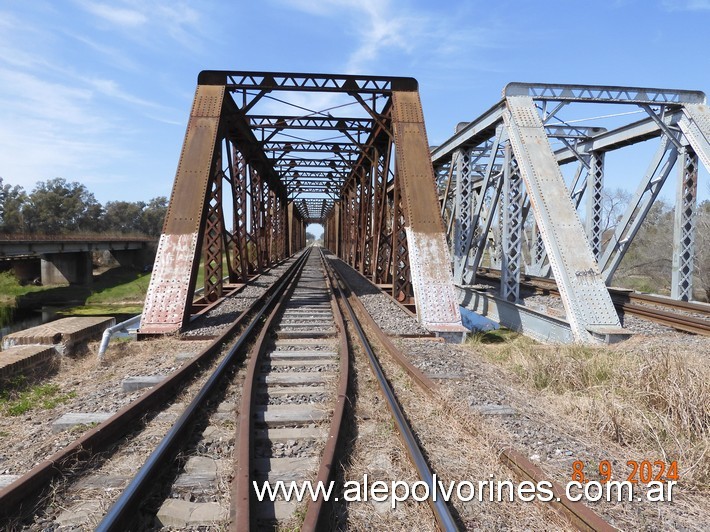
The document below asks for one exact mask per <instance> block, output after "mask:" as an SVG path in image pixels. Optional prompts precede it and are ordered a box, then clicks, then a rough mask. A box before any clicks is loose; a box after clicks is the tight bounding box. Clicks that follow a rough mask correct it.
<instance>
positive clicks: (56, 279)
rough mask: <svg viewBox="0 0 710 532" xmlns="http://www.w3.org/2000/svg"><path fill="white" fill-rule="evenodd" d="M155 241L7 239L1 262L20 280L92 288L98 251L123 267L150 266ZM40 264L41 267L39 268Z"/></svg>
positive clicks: (4, 238) (86, 237)
mask: <svg viewBox="0 0 710 532" xmlns="http://www.w3.org/2000/svg"><path fill="white" fill-rule="evenodd" d="M155 243H156V241H155V240H153V239H149V238H144V237H142V238H141V237H138V238H135V237H108V236H103V235H56V236H52V235H3V236H2V237H1V238H0V260H10V261H12V263H13V268H14V269H15V273H16V275H17V277H18V278H19V279H22V280H31V279H34V278H37V277H39V278H40V279H41V281H42V284H64V283H70V284H91V279H92V261H91V254H92V252H94V251H110V252H111V254H112V255H113V257H114V258H115V259H116V261H117V262H118V263H119V264H121V265H122V266H134V267H141V266H144V265H146V264H147V263H148V262H150V257H149V255H150V251H149V248H150V247H151V246H154V245H155ZM38 261H39V265H38Z"/></svg>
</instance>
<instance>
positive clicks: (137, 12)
mask: <svg viewBox="0 0 710 532" xmlns="http://www.w3.org/2000/svg"><path fill="white" fill-rule="evenodd" d="M74 1H75V3H76V4H77V5H78V6H79V7H80V8H81V9H83V10H84V11H86V12H87V13H90V14H91V15H93V16H94V17H96V18H97V19H98V21H99V22H101V23H103V24H108V28H109V29H112V30H115V31H118V32H122V34H123V35H124V36H126V37H127V38H129V39H132V40H135V41H139V42H142V43H144V44H145V45H153V46H164V44H165V42H164V37H165V36H167V37H168V38H169V39H170V40H172V41H174V42H177V43H178V44H180V45H181V46H183V47H184V48H187V49H193V48H195V47H199V46H200V38H202V37H204V36H205V35H207V33H206V31H205V29H204V27H205V26H206V25H204V24H202V23H203V22H204V21H203V18H202V15H201V13H200V11H198V10H197V9H195V8H193V7H191V6H190V5H189V4H188V3H187V2H185V1H171V0H119V1H118V2H114V3H113V4H111V5H108V4H102V3H96V2H94V1H92V0H74ZM196 36H199V37H200V38H197V37H196Z"/></svg>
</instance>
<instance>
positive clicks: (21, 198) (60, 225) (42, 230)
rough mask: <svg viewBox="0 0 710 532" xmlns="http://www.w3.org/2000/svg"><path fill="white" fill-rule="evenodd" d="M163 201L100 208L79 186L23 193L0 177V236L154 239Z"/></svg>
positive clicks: (51, 183) (44, 185) (47, 184)
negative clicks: (131, 236) (106, 235)
mask: <svg viewBox="0 0 710 532" xmlns="http://www.w3.org/2000/svg"><path fill="white" fill-rule="evenodd" d="M167 206H168V200H167V198H166V197H164V196H159V197H157V198H153V199H151V200H150V201H148V202H147V203H146V202H143V201H133V202H131V201H109V202H107V203H106V204H105V205H101V203H99V202H98V201H97V200H96V198H95V197H94V195H93V194H92V193H91V192H90V191H89V190H88V189H87V188H86V186H84V185H82V184H81V183H77V182H72V183H69V182H67V181H66V180H65V179H63V178H61V177H57V178H55V179H49V180H47V181H40V182H39V183H37V185H36V186H35V188H34V189H33V190H32V192H30V193H27V192H26V191H25V190H24V189H23V188H22V187H21V186H19V185H14V186H13V185H11V184H9V183H7V184H6V183H5V182H4V181H3V178H2V177H0V234H5V235H11V234H27V233H29V234H42V235H56V234H68V233H120V234H140V235H146V236H154V237H157V236H159V235H160V232H161V230H162V227H163V219H164V218H165V213H166V211H167Z"/></svg>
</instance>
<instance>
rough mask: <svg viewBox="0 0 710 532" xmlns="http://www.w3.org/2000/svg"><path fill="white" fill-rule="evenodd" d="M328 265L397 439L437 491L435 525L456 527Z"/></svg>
mask: <svg viewBox="0 0 710 532" xmlns="http://www.w3.org/2000/svg"><path fill="white" fill-rule="evenodd" d="M326 264H327V263H326ZM327 267H328V270H329V272H330V273H331V274H332V275H333V276H334V278H336V279H337V280H336V281H335V282H333V286H334V287H335V289H336V293H337V297H338V299H339V300H340V301H341V302H342V303H343V305H344V306H345V308H346V310H347V312H348V315H349V317H350V321H351V323H352V325H353V327H354V328H355V331H356V332H357V335H358V337H359V339H360V344H361V345H362V347H363V349H364V351H365V352H366V353H367V357H368V361H369V363H370V369H371V370H372V373H373V374H374V376H375V378H376V379H377V382H378V384H379V386H380V391H381V392H382V395H383V396H384V398H385V401H386V402H387V405H388V406H389V409H390V413H391V414H392V418H393V419H394V422H395V424H396V425H397V428H398V430H399V434H400V439H401V441H402V443H403V444H404V446H405V448H406V451H407V454H408V455H409V459H410V461H411V462H412V464H413V465H414V467H415V468H416V470H417V474H418V475H419V478H420V479H422V481H424V482H426V483H427V485H428V486H429V490H430V493H434V494H436V496H434V497H433V498H429V500H428V502H429V506H430V507H431V510H432V512H433V513H434V517H435V519H436V522H437V525H438V526H439V528H440V529H441V530H446V531H449V530H459V527H458V525H457V524H456V521H455V520H454V517H453V515H451V511H450V510H449V508H448V506H447V505H446V502H445V501H444V497H443V496H442V494H441V493H440V489H439V487H438V486H437V485H436V484H435V483H434V477H433V473H432V471H431V469H430V468H429V464H428V463H427V460H426V458H425V457H424V453H423V452H422V449H421V447H420V446H419V443H418V442H417V439H416V437H415V436H414V433H413V431H412V428H411V427H410V426H409V422H408V421H407V419H406V417H405V415H404V412H402V409H401V408H400V406H399V403H398V402H397V398H396V395H395V393H394V390H393V389H392V387H391V386H390V384H389V382H388V381H387V378H386V377H385V374H384V372H383V370H382V366H380V363H379V361H378V360H377V356H376V355H375V353H374V351H373V350H372V346H371V345H370V342H369V341H368V339H367V335H366V334H365V331H364V330H363V328H362V326H361V325H360V321H359V320H358V317H357V316H356V314H355V311H354V310H353V307H352V305H351V304H350V301H349V299H348V297H346V296H345V294H344V292H343V289H342V288H341V287H340V285H339V284H338V280H339V281H342V282H343V283H344V285H345V286H346V287H347V283H345V280H344V279H343V278H342V277H341V276H340V275H338V274H337V273H336V272H335V270H334V269H333V268H332V267H330V265H327ZM347 290H348V292H351V291H350V289H349V287H347ZM358 303H359V301H358ZM422 376H423V375H422Z"/></svg>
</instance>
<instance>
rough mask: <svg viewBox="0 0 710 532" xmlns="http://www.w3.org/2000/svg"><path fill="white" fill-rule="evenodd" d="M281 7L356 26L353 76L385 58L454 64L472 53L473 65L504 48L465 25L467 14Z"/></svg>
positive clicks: (367, 0) (393, 3)
mask: <svg viewBox="0 0 710 532" xmlns="http://www.w3.org/2000/svg"><path fill="white" fill-rule="evenodd" d="M280 2H281V3H282V4H285V5H287V6H289V7H291V8H293V9H296V10H299V11H301V12H302V13H305V14H308V15H313V16H319V17H331V18H334V17H338V18H341V19H346V20H350V21H352V24H351V26H352V31H353V32H354V34H355V36H356V38H357V44H356V45H355V47H354V49H352V50H351V52H350V54H349V56H348V58H347V61H346V63H345V65H344V68H345V71H346V72H347V73H362V72H366V71H371V70H372V67H373V65H376V64H377V63H378V61H379V60H380V59H381V56H382V55H383V54H384V55H394V54H397V53H400V54H404V55H405V56H408V57H409V58H410V61H412V62H413V63H420V62H424V61H428V62H433V63H439V66H443V65H445V64H453V62H452V61H450V60H451V59H454V58H456V59H460V58H461V57H462V55H463V54H465V53H467V54H469V55H468V59H469V60H471V59H472V58H471V53H472V52H473V51H475V50H478V49H486V48H491V47H495V46H496V43H497V42H498V39H497V38H496V37H495V31H493V29H487V28H477V27H475V25H474V24H472V23H469V22H466V21H465V14H462V13H451V14H442V13H441V12H438V13H436V15H434V14H433V13H430V12H427V11H424V10H421V9H417V8H414V7H413V6H411V5H408V4H407V3H406V2H402V1H399V0H321V1H320V2H310V1H309V0H280ZM462 24H463V26H462ZM462 27H463V28H464V29H463V30H462Z"/></svg>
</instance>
